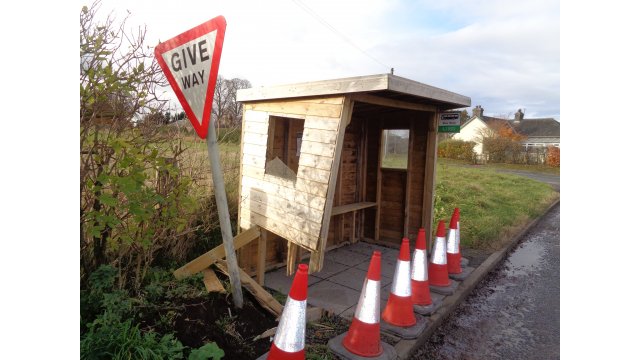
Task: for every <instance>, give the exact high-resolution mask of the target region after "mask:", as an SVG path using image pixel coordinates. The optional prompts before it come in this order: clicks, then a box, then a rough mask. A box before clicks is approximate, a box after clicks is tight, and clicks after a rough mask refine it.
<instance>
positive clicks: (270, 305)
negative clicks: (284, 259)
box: [213, 259, 284, 316]
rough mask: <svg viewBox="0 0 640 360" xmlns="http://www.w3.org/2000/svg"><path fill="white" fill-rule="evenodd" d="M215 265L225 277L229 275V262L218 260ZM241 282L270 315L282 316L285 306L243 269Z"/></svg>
mask: <svg viewBox="0 0 640 360" xmlns="http://www.w3.org/2000/svg"><path fill="white" fill-rule="evenodd" d="M213 264H214V265H215V266H217V267H218V269H220V271H222V272H223V273H224V274H225V275H229V270H228V269H227V262H226V261H225V260H220V259H216V260H214V262H213ZM240 281H241V282H242V285H243V286H244V287H245V288H246V289H247V290H249V292H250V293H251V294H253V296H255V298H256V300H258V302H259V303H260V305H262V306H263V307H264V308H265V309H267V310H268V311H269V312H270V313H272V314H274V315H275V316H280V315H281V314H282V310H283V309H284V306H283V305H282V304H280V303H279V302H278V301H277V300H276V299H274V298H273V296H272V295H271V294H270V293H269V292H268V291H267V290H265V289H264V288H263V287H262V286H260V284H258V283H257V282H255V281H254V280H253V279H252V278H251V276H249V275H247V273H246V272H244V271H243V270H242V269H240Z"/></svg>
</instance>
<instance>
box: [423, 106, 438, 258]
mask: <svg viewBox="0 0 640 360" xmlns="http://www.w3.org/2000/svg"><path fill="white" fill-rule="evenodd" d="M437 116H438V113H437V112H436V113H431V114H430V119H429V124H428V126H427V129H428V131H427V146H426V147H427V156H426V161H425V167H424V198H423V199H422V211H423V212H422V226H423V227H424V231H425V234H426V235H427V244H428V246H427V250H429V249H431V240H432V238H433V226H432V224H433V201H434V199H435V191H436V159H437V156H438V124H437V120H436V119H437Z"/></svg>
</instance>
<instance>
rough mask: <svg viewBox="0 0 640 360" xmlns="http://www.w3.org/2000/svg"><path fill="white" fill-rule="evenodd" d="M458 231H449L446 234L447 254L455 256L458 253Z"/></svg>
mask: <svg viewBox="0 0 640 360" xmlns="http://www.w3.org/2000/svg"><path fill="white" fill-rule="evenodd" d="M457 237H458V230H456V229H449V232H448V233H447V252H448V253H449V254H457V253H459V252H460V246H458V244H459V242H458V239H457Z"/></svg>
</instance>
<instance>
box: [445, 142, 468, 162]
mask: <svg viewBox="0 0 640 360" xmlns="http://www.w3.org/2000/svg"><path fill="white" fill-rule="evenodd" d="M474 146H476V143H474V142H473V141H464V140H445V141H443V142H441V143H439V144H438V157H443V158H448V159H458V160H464V161H467V162H469V163H474V162H475V152H474V151H473V148H474Z"/></svg>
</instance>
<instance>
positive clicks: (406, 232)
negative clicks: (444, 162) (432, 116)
mask: <svg viewBox="0 0 640 360" xmlns="http://www.w3.org/2000/svg"><path fill="white" fill-rule="evenodd" d="M415 124H416V119H415V118H412V119H411V126H410V128H409V146H408V148H409V149H408V150H407V179H406V180H407V182H406V185H405V187H406V189H407V190H406V191H405V194H404V225H403V234H404V235H403V236H404V237H407V238H408V237H409V205H410V203H411V174H413V170H412V169H411V167H412V166H411V165H412V164H413V161H412V158H413V156H411V154H412V153H413V143H414V141H415V137H416V126H415Z"/></svg>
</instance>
